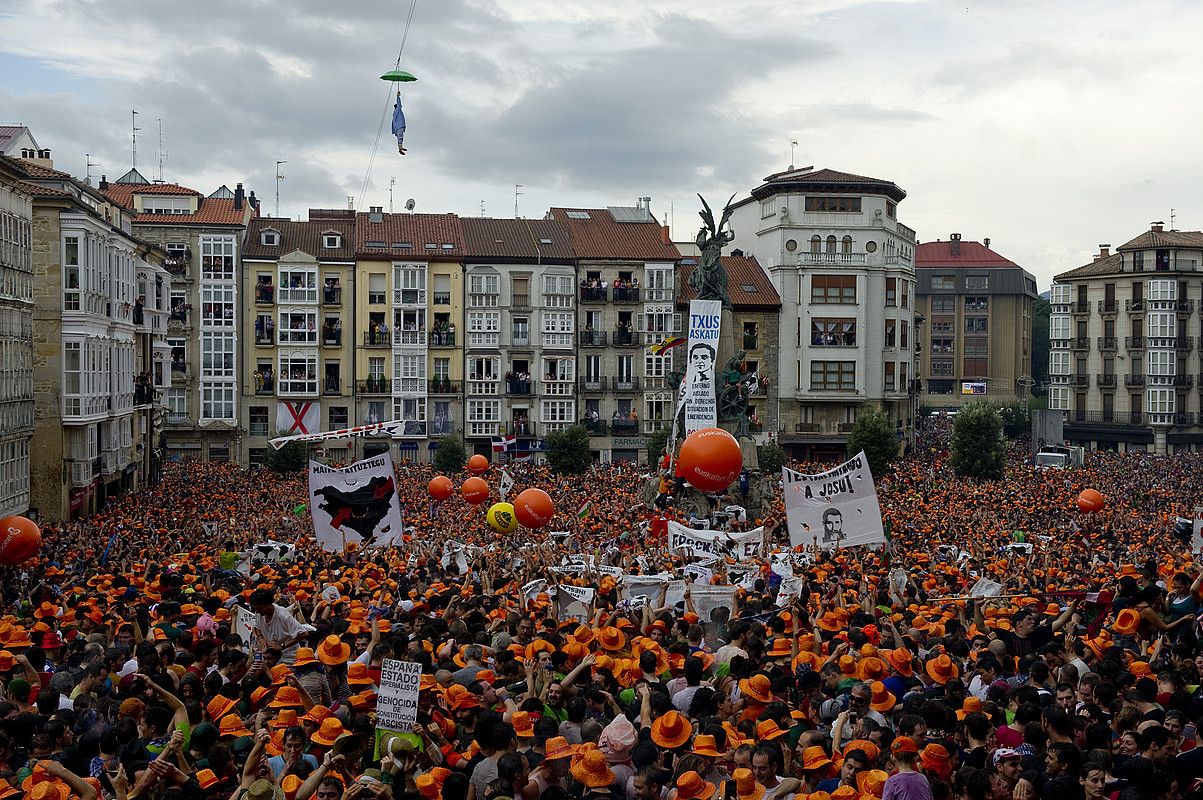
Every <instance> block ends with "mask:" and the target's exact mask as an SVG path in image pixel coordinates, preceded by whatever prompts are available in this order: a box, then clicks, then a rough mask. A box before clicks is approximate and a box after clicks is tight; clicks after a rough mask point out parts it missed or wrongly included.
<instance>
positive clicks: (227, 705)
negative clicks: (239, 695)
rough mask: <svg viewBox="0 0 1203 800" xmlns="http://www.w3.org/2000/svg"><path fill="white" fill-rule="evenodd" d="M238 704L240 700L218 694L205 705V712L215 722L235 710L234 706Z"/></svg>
mask: <svg viewBox="0 0 1203 800" xmlns="http://www.w3.org/2000/svg"><path fill="white" fill-rule="evenodd" d="M236 705H238V701H236V700H232V699H230V698H229V697H223V696H222V695H220V694H219V695H217V697H214V698H213V699H212V700H210V701H209V702H208V703H207V704H206V705H205V713H207V714H208V715H209V719H210V720H212V721H213V722H218V721H220V720H221V718H222V717H224V716H225V715H226V714H229V713H230V712H231V711H233V710H234V706H236Z"/></svg>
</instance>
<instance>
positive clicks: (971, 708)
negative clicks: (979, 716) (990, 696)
mask: <svg viewBox="0 0 1203 800" xmlns="http://www.w3.org/2000/svg"><path fill="white" fill-rule="evenodd" d="M982 708H983V706H982V701H981V699H980V698H977V697H974V696H973V695H969V696H968V697H966V698H965V699H964V700H963V701H961V710H960V711H958V712H957V719H965V717H966V716H967V715H969V714H973V713H981V711H982Z"/></svg>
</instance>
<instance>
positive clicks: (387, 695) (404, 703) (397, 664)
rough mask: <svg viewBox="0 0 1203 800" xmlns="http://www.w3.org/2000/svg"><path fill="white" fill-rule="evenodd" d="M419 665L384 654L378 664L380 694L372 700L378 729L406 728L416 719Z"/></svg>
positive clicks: (420, 668)
mask: <svg viewBox="0 0 1203 800" xmlns="http://www.w3.org/2000/svg"><path fill="white" fill-rule="evenodd" d="M421 682H422V665H421V664H419V663H417V662H416V661H401V660H400V659H396V658H386V659H384V661H383V662H381V664H380V694H379V699H378V700H377V703H376V728H377V729H378V730H386V731H396V732H398V733H401V732H405V731H408V730H409V729H410V728H412V727H413V725H414V723H415V722H417V721H418V688H419V686H420V685H421Z"/></svg>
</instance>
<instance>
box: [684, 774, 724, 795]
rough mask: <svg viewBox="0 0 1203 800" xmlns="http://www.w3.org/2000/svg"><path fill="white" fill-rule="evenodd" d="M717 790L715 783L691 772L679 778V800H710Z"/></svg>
mask: <svg viewBox="0 0 1203 800" xmlns="http://www.w3.org/2000/svg"><path fill="white" fill-rule="evenodd" d="M716 788H718V787H716V786H715V785H714V784H713V783H711V782H710V781H707V780H704V779H703V778H702V776H701V775H699V774H697V773H696V772H694V771H693V770H689V771H688V772H683V773H681V776H680V777H679V778H677V800H709V798H710V797H712V796H713V795H714V790H715V789H716Z"/></svg>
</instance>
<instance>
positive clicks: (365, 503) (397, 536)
mask: <svg viewBox="0 0 1203 800" xmlns="http://www.w3.org/2000/svg"><path fill="white" fill-rule="evenodd" d="M309 509H310V511H311V512H312V514H313V533H314V536H315V537H316V538H317V543H318V544H319V545H321V547H322V548H323V549H325V550H328V551H332V552H341V551H342V550H343V549H344V548H345V546H346V545H347V544H350V543H355V544H357V545H359V546H361V547H363V548H365V549H370V548H376V547H388V546H396V545H399V544H401V541H402V539H401V536H402V533H403V530H402V525H401V505H400V503H399V502H398V500H397V486H396V481H395V479H394V477H393V459H392V457H391V456H389V454H388V453H381V454H380V455H378V456H373V457H372V458H365V459H364V460H363V461H358V462H356V463H354V464H352V465H351V466H349V467H344V468H342V469H336V468H334V467H327V466H326V465H324V464H319V463H318V462H316V461H310V462H309Z"/></svg>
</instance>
